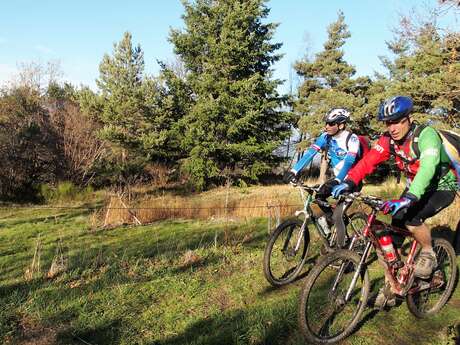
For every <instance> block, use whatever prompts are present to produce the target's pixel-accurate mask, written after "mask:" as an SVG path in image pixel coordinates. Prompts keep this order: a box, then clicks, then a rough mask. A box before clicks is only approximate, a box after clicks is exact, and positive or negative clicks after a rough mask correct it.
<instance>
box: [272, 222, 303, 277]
mask: <svg viewBox="0 0 460 345" xmlns="http://www.w3.org/2000/svg"><path fill="white" fill-rule="evenodd" d="M302 224H303V222H302V221H301V220H299V219H288V220H286V221H284V222H283V223H281V224H280V225H278V226H277V227H276V228H275V230H273V231H272V233H271V234H270V238H269V240H268V242H267V245H266V246H265V251H264V259H263V268H264V275H265V278H266V279H267V281H268V282H269V283H270V284H271V285H273V286H283V285H286V284H289V283H291V282H292V281H293V280H294V279H296V278H297V276H298V275H299V273H300V272H301V271H302V268H303V265H304V264H305V260H306V258H307V253H308V247H309V244H310V234H309V232H308V227H307V229H304V231H303V246H302V248H301V250H300V251H301V253H300V258H299V260H298V261H297V262H296V263H295V266H294V267H290V268H288V269H286V271H285V272H284V273H282V274H281V276H279V275H278V274H276V273H275V272H274V267H273V265H274V263H273V261H275V260H274V257H273V256H274V251H275V250H276V251H277V253H276V254H279V253H278V250H277V249H278V248H275V249H274V246H275V243H276V241H277V240H278V239H279V238H280V236H281V235H283V234H285V233H286V231H287V233H286V235H287V238H286V239H285V240H284V243H283V248H284V247H285V246H286V245H289V243H290V240H291V237H292V234H293V233H296V231H294V230H299V229H300V227H301V226H302ZM307 224H308V223H307ZM294 241H295V239H294ZM294 245H295V243H294ZM289 249H292V247H291V248H289ZM284 250H286V248H284ZM291 253H292V251H291ZM288 256H289V254H287V255H285V253H284V252H283V250H281V259H282V258H283V257H285V258H286V261H287V262H289V261H290V260H288ZM288 266H291V265H290V264H288ZM283 270H284V269H283V268H282V269H281V271H283Z"/></svg>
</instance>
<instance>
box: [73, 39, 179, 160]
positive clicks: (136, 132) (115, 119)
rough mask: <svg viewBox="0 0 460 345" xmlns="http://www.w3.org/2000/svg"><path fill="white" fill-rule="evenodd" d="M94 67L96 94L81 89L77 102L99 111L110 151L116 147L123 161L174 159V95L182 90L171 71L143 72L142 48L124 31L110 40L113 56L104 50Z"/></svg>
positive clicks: (176, 113)
mask: <svg viewBox="0 0 460 345" xmlns="http://www.w3.org/2000/svg"><path fill="white" fill-rule="evenodd" d="M99 69H100V77H99V79H98V80H97V81H96V82H97V85H98V86H99V88H100V89H101V95H100V96H98V95H93V96H94V97H88V96H91V95H90V94H88V92H86V93H85V94H84V96H85V97H84V98H83V99H82V101H84V102H83V104H82V105H84V109H85V108H88V109H90V110H92V111H96V112H98V111H99V115H98V118H99V119H100V121H101V122H102V123H103V125H104V126H103V129H102V130H101V135H102V137H103V138H104V139H106V140H108V141H109V142H111V143H112V144H113V146H112V148H113V150H114V152H117V151H120V150H121V156H120V157H122V161H125V162H129V161H131V162H135V163H136V164H141V166H142V165H143V164H146V163H149V162H159V163H162V164H163V163H164V164H174V163H175V162H176V161H177V159H179V157H181V150H180V138H178V137H177V134H178V133H179V132H178V131H177V129H176V127H177V126H178V120H179V119H180V118H181V117H182V116H183V115H184V109H182V108H183V106H182V105H181V104H179V103H178V101H177V100H176V99H177V97H179V98H180V97H181V95H182V94H178V96H177V95H174V93H175V92H176V91H178V90H179V89H180V88H179V86H178V85H180V83H178V82H177V78H175V76H174V74H173V73H172V72H171V71H168V70H167V69H166V68H165V67H164V66H163V68H162V72H161V75H160V76H159V77H157V78H154V77H149V76H145V75H144V53H143V51H142V49H141V47H140V46H139V45H138V46H136V47H133V44H132V37H131V34H130V33H129V32H126V33H125V34H124V35H123V38H122V40H121V41H120V42H119V43H116V44H114V49H113V55H112V56H109V55H107V54H106V55H105V56H104V58H103V60H102V62H101V64H100V66H99ZM180 92H183V90H180ZM180 106H182V108H180ZM128 158H129V159H128ZM136 161H137V162H136Z"/></svg>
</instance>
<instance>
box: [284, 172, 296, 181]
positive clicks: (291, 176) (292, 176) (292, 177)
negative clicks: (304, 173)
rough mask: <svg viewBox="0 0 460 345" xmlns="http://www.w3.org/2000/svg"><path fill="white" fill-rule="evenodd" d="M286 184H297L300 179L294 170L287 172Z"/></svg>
mask: <svg viewBox="0 0 460 345" xmlns="http://www.w3.org/2000/svg"><path fill="white" fill-rule="evenodd" d="M283 181H284V183H291V182H292V183H297V182H298V177H297V175H296V173H294V172H293V171H292V170H289V171H286V172H285V173H284V175H283Z"/></svg>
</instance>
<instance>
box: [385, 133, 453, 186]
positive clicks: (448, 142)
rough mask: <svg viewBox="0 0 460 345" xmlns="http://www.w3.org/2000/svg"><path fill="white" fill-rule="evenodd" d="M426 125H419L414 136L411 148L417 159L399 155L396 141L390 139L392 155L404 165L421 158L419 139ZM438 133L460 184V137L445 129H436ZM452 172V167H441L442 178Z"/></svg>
mask: <svg viewBox="0 0 460 345" xmlns="http://www.w3.org/2000/svg"><path fill="white" fill-rule="evenodd" d="M426 127H427V126H426V125H418V126H417V127H416V128H415V129H414V134H413V136H412V143H411V148H412V151H413V152H414V154H415V157H416V158H413V159H407V158H405V157H402V156H400V155H398V154H397V153H396V151H395V148H394V141H393V139H390V153H391V154H392V155H394V156H398V157H399V158H400V159H401V160H402V161H403V162H404V163H406V164H412V163H414V162H415V161H417V160H418V159H419V158H420V148H419V147H418V139H419V136H420V133H421V132H422V131H423V130H424V129H425V128H426ZM436 133H438V135H439V137H440V138H441V141H442V146H443V148H444V150H445V151H446V153H447V156H448V157H449V159H450V163H451V164H450V165H451V167H452V168H454V170H455V175H456V177H457V180H458V182H459V183H460V135H459V134H457V133H455V132H453V131H448V130H444V129H436ZM449 170H450V167H449V166H447V167H441V171H442V172H441V176H443V175H445V174H447V173H448V172H449Z"/></svg>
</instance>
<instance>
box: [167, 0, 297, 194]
mask: <svg viewBox="0 0 460 345" xmlns="http://www.w3.org/2000/svg"><path fill="white" fill-rule="evenodd" d="M264 3H265V1H263V0H197V1H194V2H193V3H190V2H187V1H185V2H184V7H185V14H184V15H183V19H184V22H185V28H184V30H172V31H171V34H170V41H171V42H172V43H173V44H174V47H175V52H176V53H177V54H178V56H179V57H180V59H181V60H182V61H183V62H184V65H185V68H186V70H187V71H188V73H187V75H186V83H187V85H188V86H189V88H190V90H191V91H192V93H193V104H192V105H191V107H190V111H189V112H188V114H187V115H186V116H185V117H184V118H183V120H182V124H183V128H184V131H185V132H184V140H183V141H182V146H183V149H184V150H186V151H187V152H189V156H188V157H187V159H185V160H184V161H183V168H184V170H185V171H187V172H188V173H189V174H190V176H191V178H192V180H193V182H194V184H195V186H196V187H197V188H204V187H206V185H207V184H209V183H210V182H213V181H214V182H219V180H222V179H226V178H229V177H231V178H233V179H237V178H250V179H257V177H258V176H260V175H261V174H263V173H266V172H268V171H269V170H270V168H271V166H272V165H273V163H274V162H275V158H274V156H273V154H272V152H273V150H274V149H275V148H276V147H277V146H278V145H279V144H280V142H281V141H282V140H283V139H284V138H285V137H286V136H287V135H288V126H286V123H287V121H288V119H289V118H288V115H287V114H286V113H284V112H282V111H281V110H280V107H281V105H282V101H283V98H282V97H281V96H280V95H279V94H278V93H277V91H276V88H277V86H278V85H279V84H280V81H279V80H273V79H271V78H272V70H271V66H272V65H273V63H274V62H276V61H277V60H279V59H280V55H278V54H276V50H277V49H279V48H280V44H278V43H271V39H272V36H273V33H274V30H275V28H276V25H275V24H273V23H263V19H264V18H266V17H267V15H268V13H269V9H268V8H267V7H266V6H265V4H264Z"/></svg>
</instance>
